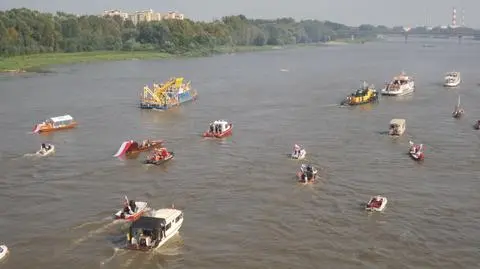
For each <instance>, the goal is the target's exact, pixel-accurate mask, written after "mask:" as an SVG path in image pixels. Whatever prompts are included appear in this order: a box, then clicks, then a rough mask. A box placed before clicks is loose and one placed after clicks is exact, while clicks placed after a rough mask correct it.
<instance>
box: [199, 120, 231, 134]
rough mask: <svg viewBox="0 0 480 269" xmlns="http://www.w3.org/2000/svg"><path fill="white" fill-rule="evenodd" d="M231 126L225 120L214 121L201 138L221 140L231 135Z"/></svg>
mask: <svg viewBox="0 0 480 269" xmlns="http://www.w3.org/2000/svg"><path fill="white" fill-rule="evenodd" d="M232 129H233V124H231V123H228V122H227V121H226V120H216V121H214V122H212V123H210V128H209V130H208V131H206V132H205V133H203V137H216V138H223V137H227V136H230V135H232Z"/></svg>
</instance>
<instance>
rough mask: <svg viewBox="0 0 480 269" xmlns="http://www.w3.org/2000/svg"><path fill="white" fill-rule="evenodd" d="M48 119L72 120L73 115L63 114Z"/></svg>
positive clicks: (55, 120)
mask: <svg viewBox="0 0 480 269" xmlns="http://www.w3.org/2000/svg"><path fill="white" fill-rule="evenodd" d="M50 120H51V121H52V122H55V123H56V122H63V121H72V120H73V117H72V116H70V115H68V114H67V115H63V116H59V117H53V118H50Z"/></svg>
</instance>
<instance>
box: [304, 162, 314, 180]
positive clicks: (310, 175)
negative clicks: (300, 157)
mask: <svg viewBox="0 0 480 269" xmlns="http://www.w3.org/2000/svg"><path fill="white" fill-rule="evenodd" d="M305 170H306V171H305V181H310V180H313V179H314V175H313V167H312V165H310V164H309V165H307V167H306V169H305Z"/></svg>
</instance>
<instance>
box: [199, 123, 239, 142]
mask: <svg viewBox="0 0 480 269" xmlns="http://www.w3.org/2000/svg"><path fill="white" fill-rule="evenodd" d="M228 126H229V128H228V129H227V130H225V131H224V132H222V133H219V134H216V133H211V132H205V133H203V137H215V138H223V137H227V136H230V135H232V132H233V124H232V123H230V124H229V125H228Z"/></svg>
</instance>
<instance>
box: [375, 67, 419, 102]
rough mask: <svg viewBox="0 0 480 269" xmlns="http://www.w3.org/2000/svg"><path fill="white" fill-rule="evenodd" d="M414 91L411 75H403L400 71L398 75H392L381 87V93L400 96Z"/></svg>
mask: <svg viewBox="0 0 480 269" xmlns="http://www.w3.org/2000/svg"><path fill="white" fill-rule="evenodd" d="M414 91H415V81H414V80H413V78H412V77H409V76H407V75H405V73H404V72H402V73H401V74H400V75H398V76H396V77H394V78H393V79H392V81H390V82H389V83H387V85H386V86H385V88H384V89H382V95H390V96H402V95H407V94H410V93H413V92H414Z"/></svg>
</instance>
